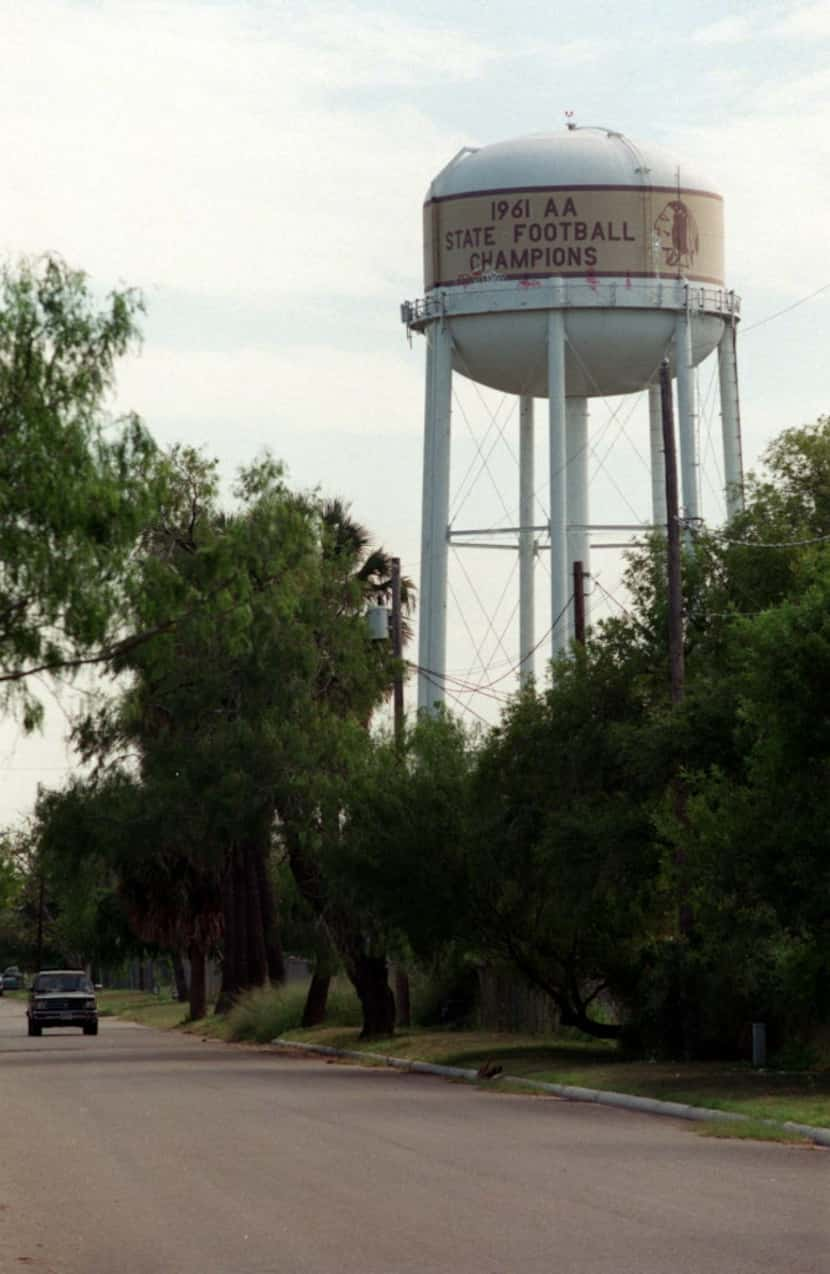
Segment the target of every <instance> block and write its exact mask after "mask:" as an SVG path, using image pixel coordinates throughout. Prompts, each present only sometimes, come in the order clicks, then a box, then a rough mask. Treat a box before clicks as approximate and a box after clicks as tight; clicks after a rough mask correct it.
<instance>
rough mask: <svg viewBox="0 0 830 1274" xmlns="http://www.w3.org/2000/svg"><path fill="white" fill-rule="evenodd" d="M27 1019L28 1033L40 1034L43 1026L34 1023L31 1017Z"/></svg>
mask: <svg viewBox="0 0 830 1274" xmlns="http://www.w3.org/2000/svg"><path fill="white" fill-rule="evenodd" d="M28 1020H29V1034H30V1035H40V1033H41V1031H42V1030H43V1027H42V1026H37V1025H36V1024H35V1023H34V1022H33V1021H32V1019H31V1018H29V1019H28Z"/></svg>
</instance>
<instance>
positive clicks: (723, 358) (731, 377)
mask: <svg viewBox="0 0 830 1274" xmlns="http://www.w3.org/2000/svg"><path fill="white" fill-rule="evenodd" d="M735 338H736V331H735V324H734V323H730V322H727V323H725V324H724V327H723V335H722V336H721V338H720V342H719V344H718V380H719V382H720V417H721V428H722V433H723V476H724V482H725V485H726V492H725V494H726V516H727V518H734V517H735V515H736V514H738V513H741V512H742V511H743V507H744V466H743V456H742V452H741V408H740V398H739V396H738V359H737V352H736V348H735Z"/></svg>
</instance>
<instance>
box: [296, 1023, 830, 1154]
mask: <svg viewBox="0 0 830 1274" xmlns="http://www.w3.org/2000/svg"><path fill="white" fill-rule="evenodd" d="M271 1043H272V1044H273V1045H275V1046H276V1047H278V1048H284V1049H289V1050H293V1051H294V1052H297V1053H316V1054H317V1055H318V1056H320V1057H342V1058H345V1059H346V1060H348V1061H353V1062H373V1063H374V1064H375V1065H380V1066H391V1067H394V1069H395V1070H399V1071H410V1072H412V1073H413V1074H416V1075H440V1076H442V1077H443V1078H444V1079H464V1080H472V1081H475V1080H477V1079H478V1071H475V1070H467V1069H465V1068H463V1067H461V1066H438V1065H436V1064H435V1063H433V1062H415V1061H411V1060H410V1059H409V1058H408V1057H389V1056H387V1055H386V1054H385V1053H361V1052H358V1051H357V1049H347V1048H330V1047H329V1046H328V1045H327V1044H303V1043H302V1042H300V1041H299V1040H282V1039H279V1040H272V1041H271ZM499 1081H502V1082H505V1081H506V1082H507V1083H510V1084H518V1085H520V1086H521V1087H522V1088H527V1089H529V1090H530V1091H531V1092H538V1093H549V1094H550V1095H551V1096H552V1097H562V1098H564V1099H565V1100H566V1101H584V1102H594V1103H595V1104H596V1105H597V1106H616V1107H618V1108H619V1109H621V1110H636V1111H639V1112H640V1113H641V1114H644V1115H668V1116H669V1117H670V1118H672V1119H689V1120H692V1121H695V1122H698V1123H700V1122H712V1121H719V1122H720V1121H724V1120H726V1121H734V1122H736V1123H742V1122H746V1121H747V1120H748V1119H750V1118H751V1116H749V1115H741V1114H739V1113H738V1112H737V1111H732V1110H712V1109H710V1108H709V1107H708V1106H687V1105H686V1104H685V1103H684V1102H676V1101H659V1100H658V1099H657V1098H656V1097H635V1096H633V1095H632V1094H631V1093H615V1092H612V1091H606V1090H604V1089H601V1088H578V1087H575V1086H574V1085H572V1084H545V1083H542V1082H541V1081H540V1080H535V1079H521V1078H520V1077H518V1076H514V1075H498V1076H497V1077H496V1079H494V1080H488V1081H487V1082H488V1084H490V1085H494V1084H497V1083H498V1082H499ZM757 1122H758V1123H761V1124H764V1125H766V1127H768V1128H783V1129H784V1130H785V1131H786V1132H794V1133H798V1134H799V1135H800V1136H802V1137H808V1138H809V1139H810V1140H811V1141H813V1142H815V1144H816V1145H817V1146H830V1128H814V1127H812V1125H810V1124H796V1123H792V1122H791V1121H789V1120H788V1121H786V1122H785V1123H781V1122H779V1121H778V1120H775V1119H759V1120H758V1121H757Z"/></svg>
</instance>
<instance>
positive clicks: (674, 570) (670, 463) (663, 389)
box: [660, 358, 685, 705]
mask: <svg viewBox="0 0 830 1274" xmlns="http://www.w3.org/2000/svg"><path fill="white" fill-rule="evenodd" d="M660 406H661V415H662V420H663V454H664V456H665V465H666V521H667V527H666V540H667V550H668V551H667V558H668V584H669V666H670V670H671V700H672V703H673V704H675V705H677V704H678V703H682V701H683V693H684V688H685V669H684V666H683V593H682V583H681V577H680V511H679V506H678V493H677V451H676V448H675V442H674V406H673V403H672V392H671V378H670V376H669V360H668V359H667V358H664V359H663V362H662V363H661V364H660Z"/></svg>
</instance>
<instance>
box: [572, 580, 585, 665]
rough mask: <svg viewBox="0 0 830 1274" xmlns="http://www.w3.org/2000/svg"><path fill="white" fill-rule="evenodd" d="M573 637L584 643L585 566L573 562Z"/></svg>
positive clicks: (582, 644)
mask: <svg viewBox="0 0 830 1274" xmlns="http://www.w3.org/2000/svg"><path fill="white" fill-rule="evenodd" d="M574 637H575V639H576V640H577V641H578V642H579V644H580V646H584V645H585V568H584V566H583V565H582V563H581V562H574Z"/></svg>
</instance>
